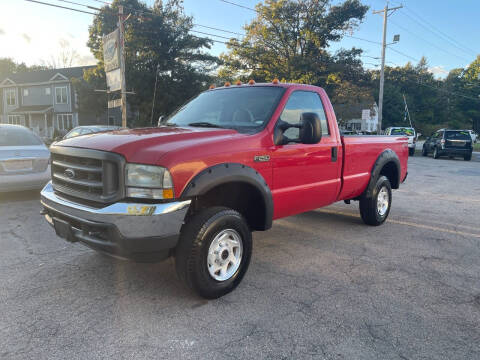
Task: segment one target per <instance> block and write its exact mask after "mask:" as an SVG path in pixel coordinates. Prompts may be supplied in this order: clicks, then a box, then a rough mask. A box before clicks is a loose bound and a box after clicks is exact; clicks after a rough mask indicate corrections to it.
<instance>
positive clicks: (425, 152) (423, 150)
mask: <svg viewBox="0 0 480 360" xmlns="http://www.w3.org/2000/svg"><path fill="white" fill-rule="evenodd" d="M427 155H428V151H427V148H426V147H425V146H424V147H423V148H422V156H427Z"/></svg>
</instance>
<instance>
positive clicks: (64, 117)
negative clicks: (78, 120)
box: [55, 114, 73, 130]
mask: <svg viewBox="0 0 480 360" xmlns="http://www.w3.org/2000/svg"><path fill="white" fill-rule="evenodd" d="M55 125H56V126H55V127H56V128H57V129H58V130H71V129H72V128H73V115H72V114H57V123H56V124H55Z"/></svg>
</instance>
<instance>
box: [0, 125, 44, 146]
mask: <svg viewBox="0 0 480 360" xmlns="http://www.w3.org/2000/svg"><path fill="white" fill-rule="evenodd" d="M42 144H43V142H42V140H40V138H39V137H37V136H36V135H35V134H34V133H32V132H31V131H30V130H28V129H26V128H23V127H3V126H0V146H34V145H42Z"/></svg>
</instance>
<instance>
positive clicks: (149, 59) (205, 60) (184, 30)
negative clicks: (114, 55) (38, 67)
mask: <svg viewBox="0 0 480 360" xmlns="http://www.w3.org/2000/svg"><path fill="white" fill-rule="evenodd" d="M119 5H123V6H124V7H125V10H124V11H125V13H126V14H131V15H130V17H129V19H128V21H127V22H126V23H125V57H126V82H127V88H128V90H131V89H133V90H134V91H135V95H130V96H128V97H127V100H128V103H129V105H130V106H131V108H133V109H135V110H137V111H139V112H140V123H135V124H132V123H130V124H129V125H130V126H132V125H134V126H141V125H147V124H149V123H150V112H151V107H152V98H153V89H154V84H155V72H156V69H157V66H158V68H159V69H160V71H161V72H164V73H165V72H167V71H168V75H160V76H159V81H158V87H157V99H156V102H155V104H156V106H155V116H154V118H155V119H157V118H158V116H159V115H160V114H164V113H168V112H170V111H172V110H173V109H174V108H176V107H177V106H179V105H180V104H182V103H183V102H185V101H186V100H187V99H189V98H190V97H192V96H194V95H195V94H197V93H198V92H200V91H201V90H202V89H205V88H206V87H207V86H208V84H209V83H210V80H211V76H210V75H209V74H210V73H211V72H212V71H213V70H214V69H215V67H216V64H217V60H218V59H217V58H216V57H214V56H211V55H209V54H207V53H206V52H205V51H203V50H202V49H209V48H210V42H209V41H208V40H205V39H202V38H199V37H196V36H193V35H190V34H189V31H190V29H191V28H192V26H193V23H192V18H191V17H188V16H186V15H185V14H184V11H183V6H182V2H181V1H180V0H169V1H166V2H162V1H159V0H156V1H155V3H154V5H153V7H148V6H147V5H145V4H143V3H141V2H139V1H138V0H121V1H120V0H115V1H114V2H113V3H112V4H111V5H108V6H104V7H103V8H102V10H101V11H100V13H99V15H97V16H96V17H95V18H94V20H93V24H92V25H91V26H90V28H89V40H88V43H87V45H88V46H89V47H90V50H91V51H92V53H93V55H94V56H95V58H96V59H97V60H98V66H97V69H94V70H93V71H89V72H87V73H86V76H85V80H86V82H87V83H89V84H90V88H91V87H94V86H99V84H102V83H103V86H102V87H101V88H105V86H106V85H105V81H104V76H105V75H104V72H103V59H102V57H103V54H102V36H103V35H105V34H108V33H110V32H112V31H113V30H115V28H116V26H117V21H118V6H119ZM84 85H85V84H84ZM83 89H88V86H84V87H83ZM84 102H85V103H84V104H83V105H82V104H80V106H86V107H89V106H98V104H97V101H96V100H95V99H94V98H92V97H87V98H85V101H84ZM103 107H105V104H103Z"/></svg>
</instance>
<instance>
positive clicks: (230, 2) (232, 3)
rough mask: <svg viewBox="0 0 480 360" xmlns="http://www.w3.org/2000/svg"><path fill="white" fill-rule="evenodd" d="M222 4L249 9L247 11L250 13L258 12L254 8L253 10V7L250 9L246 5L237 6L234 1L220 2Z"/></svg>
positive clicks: (225, 0)
mask: <svg viewBox="0 0 480 360" xmlns="http://www.w3.org/2000/svg"><path fill="white" fill-rule="evenodd" d="M220 1H221V2H224V3H227V4H230V5H233V6H237V7H239V8H243V9H247V10H250V11H255V12H257V10H255V9H254V8H251V7H248V6H245V5H241V4H237V3H235V2H233V1H227V0H220Z"/></svg>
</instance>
